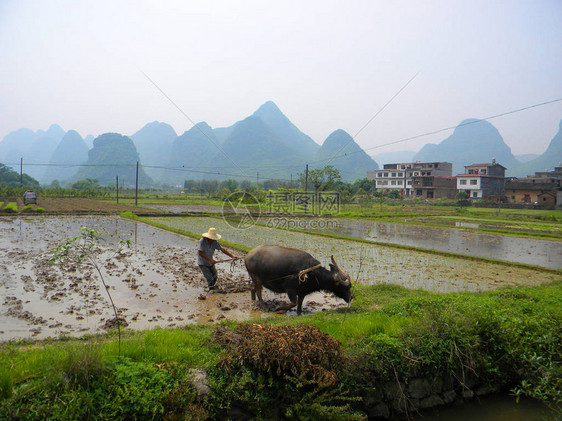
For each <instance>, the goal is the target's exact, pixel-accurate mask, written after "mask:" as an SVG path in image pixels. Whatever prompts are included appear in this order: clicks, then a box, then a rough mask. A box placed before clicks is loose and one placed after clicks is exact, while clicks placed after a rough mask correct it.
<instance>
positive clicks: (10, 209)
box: [2, 202, 18, 213]
mask: <svg viewBox="0 0 562 421" xmlns="http://www.w3.org/2000/svg"><path fill="white" fill-rule="evenodd" d="M17 211H18V204H17V203H16V202H8V203H7V204H6V206H4V209H2V212H5V213H16V212H17Z"/></svg>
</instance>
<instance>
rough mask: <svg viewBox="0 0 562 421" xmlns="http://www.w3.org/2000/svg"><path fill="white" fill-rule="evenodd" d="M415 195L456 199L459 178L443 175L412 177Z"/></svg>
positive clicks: (413, 193) (413, 194) (428, 197)
mask: <svg viewBox="0 0 562 421" xmlns="http://www.w3.org/2000/svg"><path fill="white" fill-rule="evenodd" d="M411 187H412V193H411V195H412V196H413V197H417V198H424V199H442V198H445V199H454V198H455V195H456V194H457V179H456V178H455V177H441V176H434V175H430V176H421V175H420V176H414V177H412V186H411Z"/></svg>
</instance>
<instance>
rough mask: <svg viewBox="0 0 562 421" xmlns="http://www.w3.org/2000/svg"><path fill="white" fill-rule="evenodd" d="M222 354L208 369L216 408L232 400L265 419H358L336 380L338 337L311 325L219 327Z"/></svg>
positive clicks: (340, 363)
mask: <svg viewBox="0 0 562 421" xmlns="http://www.w3.org/2000/svg"><path fill="white" fill-rule="evenodd" d="M215 340H216V342H218V343H219V344H220V345H221V346H223V347H224V348H225V349H226V353H225V357H224V358H223V359H222V360H221V361H220V362H219V363H218V364H217V366H216V367H215V368H214V369H213V370H212V371H211V374H212V380H213V383H212V386H213V389H215V390H216V393H215V394H214V397H215V402H214V405H215V407H216V408H217V410H220V409H221V408H228V407H230V406H231V403H232V402H239V403H242V404H243V406H244V407H245V408H247V409H248V410H249V411H250V412H252V413H254V414H255V415H256V418H258V419H259V418H264V419H347V420H353V419H362V417H361V416H360V415H359V414H356V413H355V412H353V410H351V409H350V406H349V403H350V402H351V401H355V400H356V399H354V398H350V397H347V396H346V390H345V389H344V385H343V383H342V382H341V381H340V372H341V371H342V368H343V366H344V363H345V358H344V355H343V351H342V349H341V346H340V343H339V342H338V341H337V340H336V339H334V338H332V337H331V336H329V335H327V334H326V333H323V332H321V331H320V330H318V329H317V328H315V327H313V326H309V325H297V326H268V325H256V324H253V325H241V326H239V328H238V329H237V330H234V331H232V330H226V329H220V330H218V331H217V334H216V339H215Z"/></svg>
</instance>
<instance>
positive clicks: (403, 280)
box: [149, 217, 557, 292]
mask: <svg viewBox="0 0 562 421" xmlns="http://www.w3.org/2000/svg"><path fill="white" fill-rule="evenodd" d="M149 219H150V220H153V221H157V222H160V223H163V224H167V225H169V226H173V227H176V228H181V229H184V230H187V231H191V232H205V231H206V230H207V228H208V227H209V226H215V227H216V228H217V230H218V232H219V233H221V234H222V235H223V237H224V239H225V240H229V241H233V242H235V243H239V244H245V245H247V246H250V247H255V246H257V245H260V244H278V245H282V246H288V247H296V248H300V249H303V250H306V251H308V252H309V253H311V254H312V255H313V256H315V257H316V258H317V259H318V260H320V261H321V262H322V263H323V264H325V265H327V264H328V262H329V259H330V255H334V257H335V258H336V261H337V262H338V264H339V265H340V266H341V267H342V268H343V269H344V270H346V271H347V272H348V273H349V274H350V275H351V277H352V279H357V278H358V279H359V280H360V282H363V283H366V284H377V283H392V284H397V285H402V286H405V287H408V288H423V289H427V290H431V291H439V292H457V291H471V292H476V291H483V290H490V289H495V288H498V287H501V286H515V285H536V284H540V283H543V282H549V281H552V280H554V279H557V277H556V275H553V274H549V273H543V272H539V271H535V270H531V269H523V268H518V267H509V266H505V265H500V264H493V263H485V262H475V261H469V260H466V259H460V258H453V257H444V256H438V255H432V254H429V253H422V252H416V251H413V250H401V249H396V248H391V247H384V246H380V245H377V244H366V243H359V242H354V241H349V240H340V239H331V238H325V237H320V236H315V235H308V234H305V233H299V232H290V231H286V230H280V229H275V228H268V227H266V226H259V225H254V226H252V227H250V228H248V229H237V228H236V227H234V226H232V225H230V224H229V223H227V222H226V221H224V220H223V219H222V218H209V217H207V218H203V217H190V218H184V217H174V218H170V217H151V218H149Z"/></svg>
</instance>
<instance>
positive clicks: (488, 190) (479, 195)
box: [457, 159, 506, 199]
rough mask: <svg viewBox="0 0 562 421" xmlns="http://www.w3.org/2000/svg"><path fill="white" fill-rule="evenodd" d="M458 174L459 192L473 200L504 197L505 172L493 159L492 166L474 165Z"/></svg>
mask: <svg viewBox="0 0 562 421" xmlns="http://www.w3.org/2000/svg"><path fill="white" fill-rule="evenodd" d="M464 169H465V171H464V174H457V190H458V191H465V192H467V193H468V196H469V197H470V198H471V199H492V198H498V197H500V196H503V195H504V188H505V170H506V168H505V167H504V166H503V165H500V164H498V163H497V162H496V160H495V159H492V163H491V164H472V165H466V166H465V167H464Z"/></svg>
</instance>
